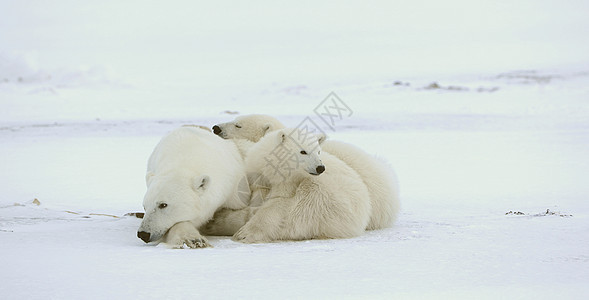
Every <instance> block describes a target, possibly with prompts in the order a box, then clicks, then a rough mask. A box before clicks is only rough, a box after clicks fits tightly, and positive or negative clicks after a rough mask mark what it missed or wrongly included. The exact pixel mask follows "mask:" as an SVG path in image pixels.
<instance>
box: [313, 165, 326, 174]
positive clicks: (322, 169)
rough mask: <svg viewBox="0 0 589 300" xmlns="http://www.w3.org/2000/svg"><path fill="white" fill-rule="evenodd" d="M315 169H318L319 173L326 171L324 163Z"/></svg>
mask: <svg viewBox="0 0 589 300" xmlns="http://www.w3.org/2000/svg"><path fill="white" fill-rule="evenodd" d="M315 171H317V174H321V173H323V172H324V171H325V166H324V165H320V166H318V167H317V169H315Z"/></svg>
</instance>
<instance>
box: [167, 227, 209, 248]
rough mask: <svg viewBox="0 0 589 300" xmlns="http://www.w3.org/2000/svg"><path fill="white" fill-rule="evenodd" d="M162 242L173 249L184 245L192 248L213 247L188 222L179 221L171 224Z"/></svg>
mask: <svg viewBox="0 0 589 300" xmlns="http://www.w3.org/2000/svg"><path fill="white" fill-rule="evenodd" d="M164 243H165V244H167V245H168V246H169V247H171V248H174V249H181V248H184V245H186V246H187V247H188V248H193V249H196V248H207V247H213V246H212V245H211V244H209V242H208V241H207V239H206V238H205V237H204V236H202V235H201V234H200V232H198V230H197V229H196V228H195V227H194V225H192V223H190V222H180V223H177V224H175V225H174V226H172V228H170V230H169V231H168V233H167V234H166V237H165V239H164Z"/></svg>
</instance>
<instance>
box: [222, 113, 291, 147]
mask: <svg viewBox="0 0 589 300" xmlns="http://www.w3.org/2000/svg"><path fill="white" fill-rule="evenodd" d="M282 128H284V125H282V123H280V121H278V120H277V119H275V118H274V117H271V116H267V115H246V116H240V117H237V118H235V120H233V121H231V122H227V123H221V124H217V125H215V126H213V132H214V133H215V134H216V135H218V136H220V137H222V138H224V139H246V140H250V141H252V142H254V143H255V142H257V141H259V140H260V139H261V138H262V137H263V136H264V135H266V133H269V132H272V131H274V130H278V129H282Z"/></svg>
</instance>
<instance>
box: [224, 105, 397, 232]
mask: <svg viewBox="0 0 589 300" xmlns="http://www.w3.org/2000/svg"><path fill="white" fill-rule="evenodd" d="M235 124H237V125H238V126H240V127H241V128H235ZM218 126H223V127H222V129H223V132H222V135H223V137H224V138H228V139H235V140H236V141H241V142H240V143H243V144H244V145H247V147H244V148H245V149H249V148H250V147H251V146H252V144H251V142H257V141H258V140H259V139H260V138H261V137H262V136H263V135H264V134H265V133H267V132H271V131H273V130H278V129H282V128H284V125H283V124H282V123H280V121H278V120H277V119H275V118H273V117H271V116H267V115H246V116H240V117H238V118H236V119H235V121H233V122H228V123H223V124H219V125H218ZM321 147H322V149H323V152H324V153H329V154H332V155H334V156H336V157H337V158H339V159H340V160H342V161H343V162H345V163H346V164H348V166H350V167H351V168H352V169H354V170H355V171H356V172H357V173H358V174H359V175H360V177H361V178H362V180H363V182H364V183H365V184H366V186H367V188H368V192H369V194H370V202H371V205H372V212H371V217H370V223H369V224H368V227H367V229H368V230H374V229H382V228H387V227H390V226H392V224H393V223H394V222H395V220H396V219H397V216H398V214H399V210H400V199H399V186H398V180H397V176H396V174H395V172H394V171H393V169H392V168H391V167H390V166H389V165H388V163H387V162H386V161H384V160H382V159H378V158H377V157H374V156H372V155H370V154H368V153H366V152H365V151H363V150H362V149H360V148H358V147H356V146H353V145H351V144H348V143H344V142H341V141H335V140H326V141H325V142H324V143H322V144H321ZM246 151H247V150H246ZM251 176H252V175H251V174H250V175H249V177H250V178H249V179H250V184H252V183H254V182H260V181H256V180H255V179H252V178H251ZM251 188H252V201H251V203H252V205H256V203H260V199H263V198H264V197H265V195H266V192H267V189H265V188H264V183H263V182H261V184H257V185H253V186H251Z"/></svg>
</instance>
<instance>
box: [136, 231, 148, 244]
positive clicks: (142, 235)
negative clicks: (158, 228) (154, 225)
mask: <svg viewBox="0 0 589 300" xmlns="http://www.w3.org/2000/svg"><path fill="white" fill-rule="evenodd" d="M150 235H151V234H149V232H145V231H139V232H137V237H138V238H140V239H141V240H142V241H144V242H146V243H149V236H150Z"/></svg>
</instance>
